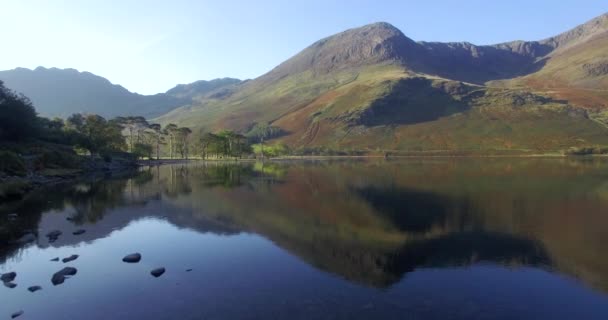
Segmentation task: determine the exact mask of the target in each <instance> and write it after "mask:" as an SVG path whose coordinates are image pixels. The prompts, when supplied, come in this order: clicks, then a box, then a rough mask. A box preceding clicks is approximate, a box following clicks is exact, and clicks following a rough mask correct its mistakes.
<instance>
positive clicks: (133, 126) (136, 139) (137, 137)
mask: <svg viewBox="0 0 608 320" xmlns="http://www.w3.org/2000/svg"><path fill="white" fill-rule="evenodd" d="M111 121H112V122H114V123H116V124H118V125H119V126H120V127H121V128H123V129H124V130H126V131H127V132H128V138H129V151H131V152H133V147H134V145H135V144H136V143H141V139H142V134H143V132H144V131H145V130H146V129H148V128H149V126H150V125H149V124H148V121H146V119H145V118H144V117H117V118H115V119H113V120H111Z"/></svg>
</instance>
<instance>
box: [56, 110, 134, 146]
mask: <svg viewBox="0 0 608 320" xmlns="http://www.w3.org/2000/svg"><path fill="white" fill-rule="evenodd" d="M66 128H67V130H68V131H69V132H71V133H72V134H73V135H74V140H75V141H74V144H75V146H76V147H81V148H85V149H87V150H89V151H90V152H91V153H101V152H113V151H120V150H122V149H124V148H125V140H124V138H123V136H122V133H121V131H122V130H121V127H120V125H119V123H117V122H115V121H107V120H106V119H104V118H103V117H101V116H98V115H82V114H74V115H72V116H71V117H69V118H68V120H67V121H66Z"/></svg>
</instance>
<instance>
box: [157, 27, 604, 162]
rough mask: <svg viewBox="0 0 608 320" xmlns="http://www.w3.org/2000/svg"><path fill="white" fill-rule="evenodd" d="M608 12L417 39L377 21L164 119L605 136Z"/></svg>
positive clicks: (557, 148) (374, 136)
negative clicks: (557, 27)
mask: <svg viewBox="0 0 608 320" xmlns="http://www.w3.org/2000/svg"><path fill="white" fill-rule="evenodd" d="M607 26H608V15H603V16H600V17H598V18H596V19H593V20H591V21H589V22H587V23H585V24H582V25H580V26H578V27H576V28H574V29H572V30H569V31H567V32H564V33H562V34H560V35H557V36H555V37H552V38H548V39H545V40H541V41H530V42H525V41H514V42H509V43H503V44H497V45H492V46H475V45H472V44H469V43H446V44H441V43H425V42H414V41H412V40H411V39H409V38H407V37H406V36H404V35H403V34H402V33H401V32H400V31H399V30H398V29H396V28H395V27H393V26H391V25H390V24H386V23H377V24H372V25H368V26H364V27H361V28H356V29H350V30H347V31H345V32H342V33H339V34H336V35H333V36H331V37H328V38H325V39H322V40H320V41H318V42H316V43H314V44H312V45H311V46H309V47H308V48H306V49H304V50H303V51H302V52H300V53H298V54H297V55H295V56H294V57H292V58H291V59H288V60H287V61H285V62H284V63H282V64H280V65H279V66H277V67H276V68H275V69H273V70H271V71H270V72H268V73H267V74H265V75H263V76H261V77H259V78H257V79H254V80H251V81H248V82H245V83H242V84H240V85H238V86H235V87H232V88H231V90H230V91H228V92H225V93H224V94H221V95H214V96H209V97H207V98H205V99H202V100H200V101H197V102H196V103H193V104H192V105H189V106H185V107H182V108H178V109H176V110H174V111H172V112H171V113H169V114H167V115H165V116H162V117H160V118H159V119H157V120H158V121H159V122H161V123H164V124H166V123H171V122H173V123H178V124H180V125H184V126H189V127H192V128H196V131H199V130H204V131H218V130H221V129H231V130H236V131H239V132H241V133H244V134H247V133H248V132H249V131H250V130H251V129H252V128H253V127H254V126H255V125H256V124H267V125H271V126H274V127H278V128H280V129H282V134H281V135H280V136H277V137H275V138H274V139H275V141H277V142H283V143H286V144H288V145H289V146H291V147H292V148H295V149H304V148H306V149H332V150H341V151H364V152H376V151H382V152H386V151H394V152H403V151H406V152H407V151H464V152H474V153H479V152H488V153H495V152H498V153H502V152H506V153H539V152H542V153H547V152H561V151H563V150H564V149H568V148H571V147H581V146H594V145H606V144H608V127H607V126H608V111H606V110H608V91H607V89H608V80H607V79H608V58H607V57H608V53H607V52H608V32H607V31H608V28H607Z"/></svg>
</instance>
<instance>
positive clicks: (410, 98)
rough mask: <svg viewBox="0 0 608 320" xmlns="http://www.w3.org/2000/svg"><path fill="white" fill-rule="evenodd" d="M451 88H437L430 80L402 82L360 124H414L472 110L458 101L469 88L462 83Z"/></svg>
mask: <svg viewBox="0 0 608 320" xmlns="http://www.w3.org/2000/svg"><path fill="white" fill-rule="evenodd" d="M449 84H450V85H446V83H444V84H443V85H434V84H433V81H432V80H430V79H426V78H407V79H401V80H399V81H397V82H396V83H395V84H394V85H393V87H392V88H391V91H390V93H389V94H388V95H386V96H384V97H383V98H380V99H378V100H376V101H374V102H373V103H372V104H371V105H370V106H369V108H367V109H366V110H365V111H363V112H362V113H361V115H360V116H359V119H358V121H357V122H358V124H362V125H365V126H368V127H372V126H381V125H403V124H414V123H420V122H427V121H433V120H436V119H438V118H441V117H445V116H449V115H451V114H454V113H458V112H463V111H466V110H468V109H469V106H468V105H467V104H466V103H465V102H463V101H460V100H459V99H458V98H459V96H460V95H465V94H466V93H467V92H468V90H469V89H468V87H467V86H465V85H464V84H462V83H458V82H449Z"/></svg>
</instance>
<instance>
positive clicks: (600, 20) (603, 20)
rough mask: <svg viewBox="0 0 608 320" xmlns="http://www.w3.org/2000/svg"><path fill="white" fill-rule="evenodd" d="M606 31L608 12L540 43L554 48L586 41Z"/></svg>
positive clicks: (607, 30) (607, 27) (607, 29)
mask: <svg viewBox="0 0 608 320" xmlns="http://www.w3.org/2000/svg"><path fill="white" fill-rule="evenodd" d="M604 32H608V12H607V13H604V14H602V15H600V16H598V17H595V18H593V19H591V20H589V21H587V22H585V23H583V24H581V25H579V26H576V27H575V28H573V29H571V30H568V31H566V32H564V33H561V34H559V35H557V36H554V37H551V38H548V39H545V40H542V41H540V43H542V44H546V45H550V46H552V47H554V48H558V47H569V46H570V45H573V44H576V43H581V42H584V41H585V40H588V39H591V38H593V37H595V36H596V35H598V34H601V33H604Z"/></svg>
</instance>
